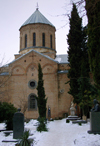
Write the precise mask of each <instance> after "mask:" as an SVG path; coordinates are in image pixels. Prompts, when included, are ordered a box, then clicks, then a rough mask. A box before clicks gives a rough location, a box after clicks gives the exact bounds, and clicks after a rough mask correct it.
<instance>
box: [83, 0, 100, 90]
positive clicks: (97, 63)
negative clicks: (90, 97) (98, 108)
mask: <svg viewBox="0 0 100 146" xmlns="http://www.w3.org/2000/svg"><path fill="white" fill-rule="evenodd" d="M85 1H86V11H87V17H88V37H89V38H88V47H89V62H90V67H91V71H92V73H93V78H94V81H95V83H96V84H97V86H98V87H99V88H100V39H99V38H100V0H98V1H97V0H96V1H95V0H91V1H90V0H85Z"/></svg>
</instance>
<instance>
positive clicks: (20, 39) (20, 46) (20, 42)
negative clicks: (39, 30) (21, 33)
mask: <svg viewBox="0 0 100 146" xmlns="http://www.w3.org/2000/svg"><path fill="white" fill-rule="evenodd" d="M20 48H22V37H21V38H20Z"/></svg>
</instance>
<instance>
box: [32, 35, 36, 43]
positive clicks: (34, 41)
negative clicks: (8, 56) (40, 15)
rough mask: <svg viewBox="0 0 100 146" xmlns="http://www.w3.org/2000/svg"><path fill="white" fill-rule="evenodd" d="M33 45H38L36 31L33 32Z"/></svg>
mask: <svg viewBox="0 0 100 146" xmlns="http://www.w3.org/2000/svg"><path fill="white" fill-rule="evenodd" d="M33 46H36V33H33Z"/></svg>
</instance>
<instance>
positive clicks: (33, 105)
mask: <svg viewBox="0 0 100 146" xmlns="http://www.w3.org/2000/svg"><path fill="white" fill-rule="evenodd" d="M36 108H37V101H36V98H35V95H34V94H32V95H30V96H29V109H36Z"/></svg>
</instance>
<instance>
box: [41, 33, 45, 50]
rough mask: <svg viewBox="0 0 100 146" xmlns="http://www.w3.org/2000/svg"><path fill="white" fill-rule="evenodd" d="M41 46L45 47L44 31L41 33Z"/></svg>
mask: <svg viewBox="0 0 100 146" xmlns="http://www.w3.org/2000/svg"><path fill="white" fill-rule="evenodd" d="M42 46H43V47H45V33H42Z"/></svg>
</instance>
